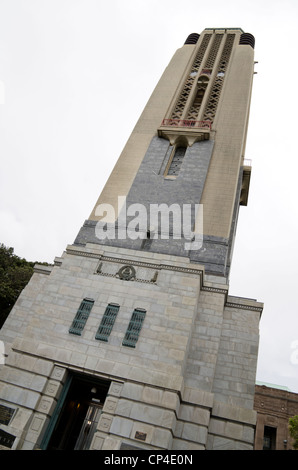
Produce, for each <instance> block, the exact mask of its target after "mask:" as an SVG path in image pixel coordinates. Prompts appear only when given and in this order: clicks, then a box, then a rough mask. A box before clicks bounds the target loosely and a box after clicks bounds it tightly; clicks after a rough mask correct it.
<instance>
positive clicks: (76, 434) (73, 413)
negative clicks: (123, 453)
mask: <svg viewBox="0 0 298 470" xmlns="http://www.w3.org/2000/svg"><path fill="white" fill-rule="evenodd" d="M109 386H110V382H108V381H98V380H97V381H95V380H94V379H92V378H88V377H84V376H72V377H71V378H70V384H68V391H67V394H66V395H65V397H64V398H63V403H60V406H59V404H57V412H56V416H53V418H52V419H54V420H55V426H54V427H53V426H52V428H53V431H52V433H51V437H50V439H49V442H48V444H47V445H46V449H47V450H87V449H89V447H90V444H91V441H92V438H93V435H94V432H95V430H96V425H97V423H98V420H99V417H100V414H101V410H102V407H103V404H104V401H105V398H106V396H107V392H108V389H109ZM59 410H61V411H59ZM57 414H58V416H57ZM54 415H55V413H54Z"/></svg>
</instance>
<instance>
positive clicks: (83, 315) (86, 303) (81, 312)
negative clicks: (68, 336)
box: [69, 299, 94, 335]
mask: <svg viewBox="0 0 298 470" xmlns="http://www.w3.org/2000/svg"><path fill="white" fill-rule="evenodd" d="M93 304H94V300H91V299H84V300H83V301H82V302H81V305H80V307H79V309H78V311H77V314H76V316H75V318H74V319H73V322H72V325H71V327H70V328H69V333H72V334H73V335H81V333H82V331H83V329H84V326H85V324H86V321H87V320H88V317H89V314H90V312H91V309H92V307H93Z"/></svg>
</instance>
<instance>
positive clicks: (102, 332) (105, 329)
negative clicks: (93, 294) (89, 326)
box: [95, 304, 120, 341]
mask: <svg viewBox="0 0 298 470" xmlns="http://www.w3.org/2000/svg"><path fill="white" fill-rule="evenodd" d="M119 308H120V307H119V305H118V304H109V305H108V306H107V308H106V310H105V313H104V315H103V317H102V319H101V322H100V325H99V327H98V330H97V332H96V335H95V339H99V340H100V341H108V339H109V336H110V334H111V331H112V328H113V326H114V323H115V320H116V317H117V313H118V311H119Z"/></svg>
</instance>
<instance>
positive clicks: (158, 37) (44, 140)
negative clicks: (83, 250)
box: [0, 0, 298, 392]
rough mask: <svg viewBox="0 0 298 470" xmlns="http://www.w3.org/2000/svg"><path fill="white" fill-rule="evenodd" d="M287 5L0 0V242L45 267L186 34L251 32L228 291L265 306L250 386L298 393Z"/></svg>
mask: <svg viewBox="0 0 298 470" xmlns="http://www.w3.org/2000/svg"><path fill="white" fill-rule="evenodd" d="M297 21H298V2H297V0H270V1H269V0H268V1H267V0H258V1H257V0H249V1H247V0H245V1H243V0H235V1H233V0H226V1H222V0H220V1H219V0H213V1H212V2H203V1H199V0H188V1H187V2H182V1H181V0H158V1H157V0H118V1H117V0H109V1H108V2H104V1H102V0H23V1H22V0H0V102H1V104H0V159H1V171H0V242H2V243H4V244H6V245H8V246H13V247H14V249H15V253H16V254H17V255H18V256H21V257H25V258H26V259H28V260H30V261H36V260H37V261H48V262H50V263H52V262H53V260H54V257H55V256H60V255H61V254H62V252H63V250H64V249H65V247H66V245H67V244H69V243H73V241H74V239H75V237H76V235H77V233H78V231H79V228H80V227H81V226H82V224H83V222H84V220H85V219H87V218H88V216H89V214H90V212H91V210H92V208H93V205H94V204H95V202H96V200H97V197H98V195H99V194H100V192H101V190H102V188H103V185H104V184H105V182H106V180H107V178H108V176H109V174H110V172H111V170H112V169H113V166H114V164H115V162H116V160H117V158H118V157H119V155H120V152H121V150H122V148H123V146H124V145H125V142H126V140H127V138H128V136H129V134H130V132H131V131H132V129H133V127H134V125H135V123H136V121H137V119H138V117H139V115H140V113H141V111H142V110H143V108H144V106H145V104H146V102H147V100H148V98H149V96H150V95H151V93H152V91H153V89H154V87H155V85H156V84H157V81H158V80H159V78H160V76H161V74H162V72H163V70H164V68H165V67H166V66H167V64H168V62H169V61H170V59H171V57H172V55H173V54H174V52H175V51H176V49H178V48H179V47H181V46H182V45H183V43H184V41H185V39H186V38H187V36H188V35H189V34H190V33H193V32H197V33H201V32H202V31H203V29H204V28H206V27H240V28H242V29H243V30H244V31H245V32H249V33H252V34H253V35H254V36H255V39H256V46H255V60H256V61H258V62H259V63H258V64H257V65H256V71H257V72H258V74H257V75H255V81H254V88H253V97H252V108H251V117H250V125H249V132H248V143H247V150H246V158H249V159H252V164H253V168H252V178H251V186H250V194H249V203H248V206H247V207H242V208H241V210H240V219H239V225H238V234H237V241H236V246H235V251H234V260H233V265H232V274H231V281H230V294H231V295H236V296H243V297H250V298H255V299H257V300H259V301H261V302H264V303H265V308H264V312H263V315H262V319H261V323H260V349H259V363H258V372H257V380H259V381H265V382H270V383H274V384H279V385H283V386H288V387H289V388H290V389H291V390H292V391H295V392H298V352H297V351H298V312H297V311H298V308H297V307H298V305H297V304H298V302H297V291H296V289H297V290H298V255H297V245H296V243H297V241H298V218H297V196H296V187H297V183H296V179H297V170H298V163H297V158H298V155H297V151H296V148H295V144H294V143H295V138H296V137H297V114H296V110H297V108H298V103H297V96H298V94H297V90H296V83H295V82H296V80H297V73H298V70H297V42H298V36H297Z"/></svg>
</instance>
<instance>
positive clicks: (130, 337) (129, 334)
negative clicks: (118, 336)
mask: <svg viewBox="0 0 298 470" xmlns="http://www.w3.org/2000/svg"><path fill="white" fill-rule="evenodd" d="M145 315H146V310H143V309H140V308H136V309H135V310H134V311H133V314H132V316H131V319H130V322H129V325H128V327H127V330H126V333H125V337H124V339H123V341H122V346H128V347H130V348H134V347H135V345H136V342H137V341H138V339H139V334H140V331H141V328H142V324H143V321H144V318H145Z"/></svg>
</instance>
